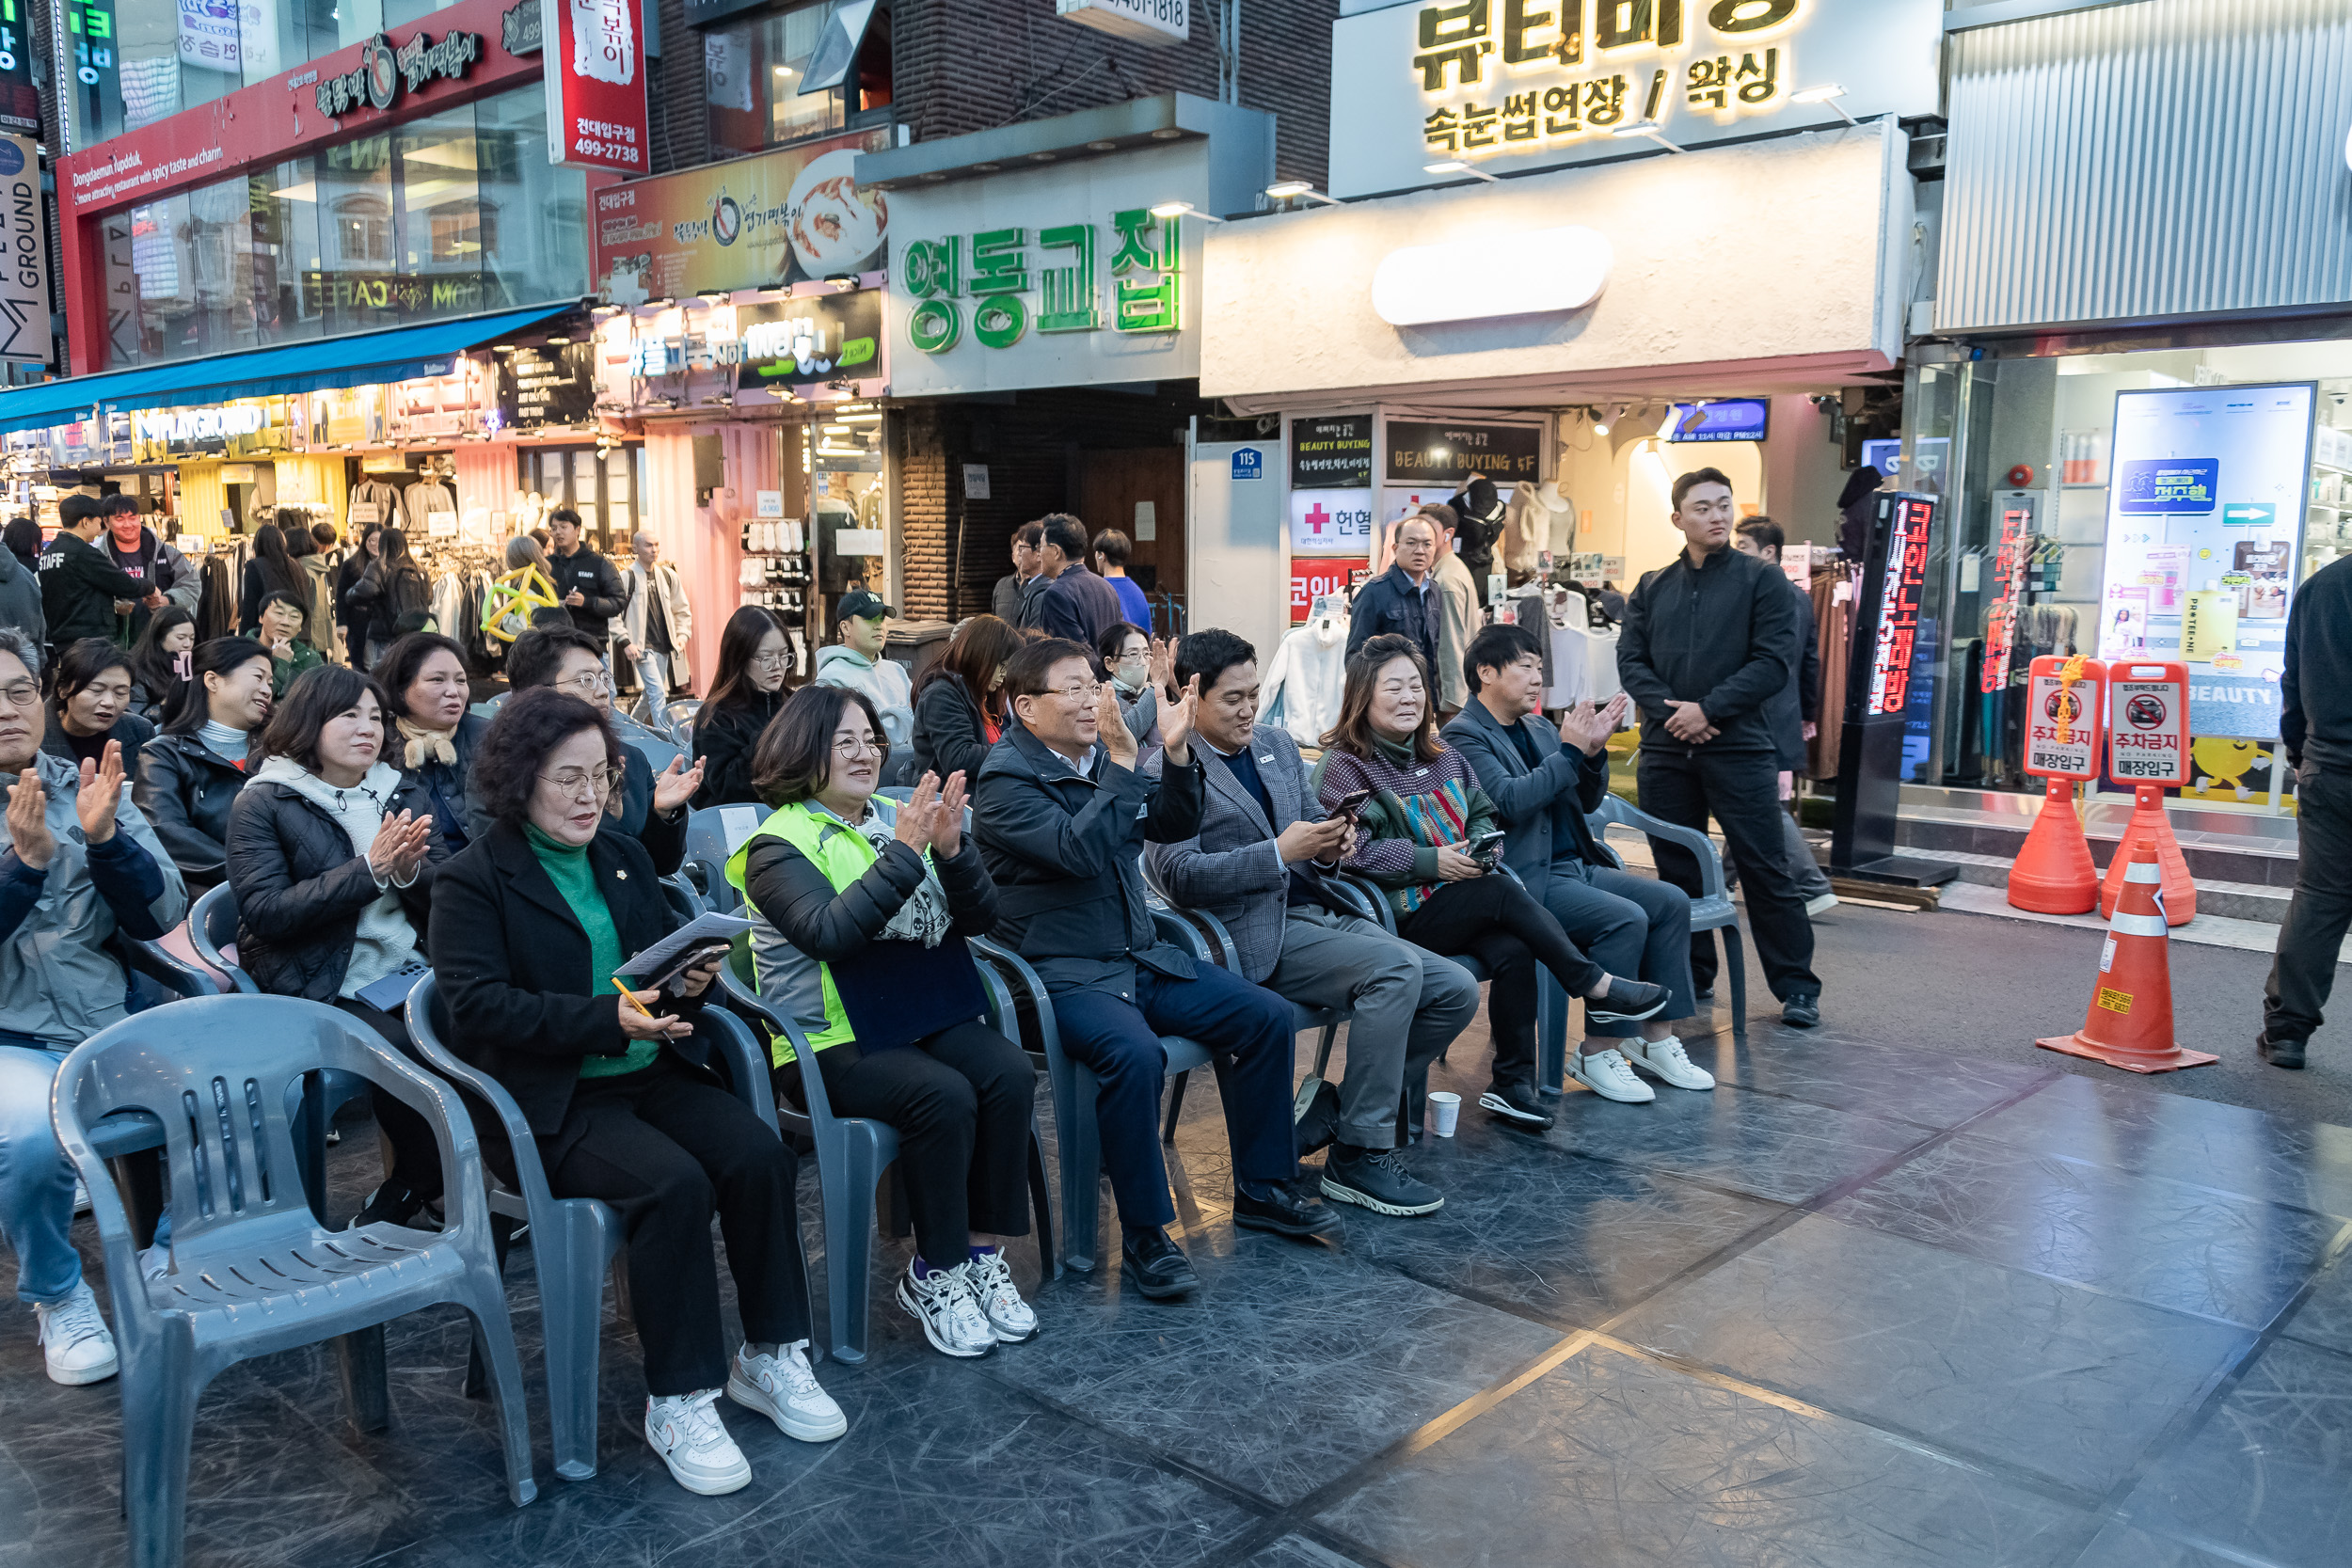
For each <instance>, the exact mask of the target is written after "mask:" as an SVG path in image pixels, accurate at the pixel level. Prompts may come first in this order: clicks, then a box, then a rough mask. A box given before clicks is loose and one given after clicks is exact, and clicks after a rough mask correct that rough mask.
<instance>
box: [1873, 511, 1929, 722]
mask: <svg viewBox="0 0 2352 1568" xmlns="http://www.w3.org/2000/svg"><path fill="white" fill-rule="evenodd" d="M1885 504H1886V506H1887V508H1888V512H1889V516H1888V519H1887V530H1886V566H1885V571H1884V575H1883V578H1882V579H1881V587H1880V591H1879V630H1878V643H1877V646H1876V647H1875V648H1874V649H1873V650H1872V653H1871V658H1870V690H1869V696H1868V698H1867V702H1866V704H1865V705H1864V708H1863V715H1864V717H1866V718H1876V717H1878V716H1879V715H1882V714H1888V713H1900V712H1902V710H1903V705H1904V704H1905V703H1907V702H1908V701H1909V700H1910V698H1911V655H1912V649H1913V647H1914V646H1915V644H1916V643H1917V641H1918V640H1919V602H1920V600H1921V598H1922V597H1924V595H1925V593H1926V589H1927V581H1928V534H1929V531H1930V530H1931V528H1932V527H1933V525H1934V522H1935V502H1933V501H1931V500H1929V499H1926V498H1925V497H1922V496H1895V497H1891V498H1889V499H1888V500H1887V502H1886V503H1885Z"/></svg>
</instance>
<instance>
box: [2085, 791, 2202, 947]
mask: <svg viewBox="0 0 2352 1568" xmlns="http://www.w3.org/2000/svg"><path fill="white" fill-rule="evenodd" d="M2143 844H2144V845H2146V846H2148V847H2150V848H2153V850H2155V852H2156V864H2157V865H2158V866H2159V867H2160V868H2161V869H2162V870H2163V872H2164V919H2165V924H2167V925H2169V926H2185V925H2187V924H2188V923H2189V922H2190V921H2192V920H2194V919H2196V918H2197V882H2196V879H2193V878H2192V877H2190V876H2189V874H2188V862H2187V861H2185V860H2184V859H2182V858H2181V847H2180V845H2179V844H2178V843H2177V842H2176V841H2175V840H2174V839H2173V837H2172V819H2171V818H2170V817H2169V816H2166V815H2165V811H2164V786H2163V785H2162V784H2140V785H2138V786H2137V788H2135V789H2134V790H2133V792H2132V819H2131V820H2130V821H2129V822H2127V823H2125V824H2124V825H2123V840H2122V843H2120V844H2118V845H2117V846H2116V847H2115V859H2113V860H2111V861H2109V862H2108V863H2107V875H2106V880H2105V881H2103V882H2101V883H2100V884H2099V917H2100V918H2101V919H2103V920H2104V919H2106V918H2107V917H2109V916H2111V915H2113V914H2114V913H2115V900H2116V897H2117V895H2119V894H2121V893H2122V888H2123V874H2124V873H2123V868H2124V867H2125V866H2127V865H2129V864H2130V863H2131V862H2132V852H2133V851H2134V850H2135V849H2137V848H2138V847H2140V846H2141V845H2143Z"/></svg>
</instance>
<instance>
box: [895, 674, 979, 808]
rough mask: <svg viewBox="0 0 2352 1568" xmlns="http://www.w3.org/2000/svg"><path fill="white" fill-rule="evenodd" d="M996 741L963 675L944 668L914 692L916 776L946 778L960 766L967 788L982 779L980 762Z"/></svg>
mask: <svg viewBox="0 0 2352 1568" xmlns="http://www.w3.org/2000/svg"><path fill="white" fill-rule="evenodd" d="M994 744H995V742H994V741H993V740H991V739H989V738H988V731H987V730H986V729H984V728H983V727H982V726H981V721H980V710H979V709H978V708H977V707H975V706H973V705H972V691H971V689H970V688H968V687H966V686H965V685H964V684H963V678H962V677H961V676H960V675H957V674H955V673H952V672H947V671H942V672H941V673H938V674H936V675H933V676H932V677H931V678H930V679H929V680H927V681H925V682H924V683H923V689H922V690H920V691H918V692H916V693H915V694H914V774H913V777H914V778H918V779H919V778H921V777H922V776H923V775H924V774H926V773H936V774H938V775H939V776H940V778H941V779H942V780H945V779H946V777H947V776H948V775H949V774H950V773H953V772H955V771H956V770H957V769H959V768H961V769H962V772H963V782H964V784H965V786H966V787H967V788H968V787H969V786H971V785H972V784H977V783H978V782H979V778H980V765H981V764H982V763H984V762H986V761H987V760H988V749H989V748H990V747H991V746H993V745H994Z"/></svg>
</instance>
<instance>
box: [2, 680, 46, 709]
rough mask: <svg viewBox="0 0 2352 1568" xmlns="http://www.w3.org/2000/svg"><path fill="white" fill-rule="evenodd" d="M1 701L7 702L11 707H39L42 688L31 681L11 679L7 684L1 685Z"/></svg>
mask: <svg viewBox="0 0 2352 1568" xmlns="http://www.w3.org/2000/svg"><path fill="white" fill-rule="evenodd" d="M0 703H6V704H8V705H9V706H10V707H39V706H40V687H38V686H36V685H34V684H33V683H32V682H31V681H11V682H9V683H8V685H7V686H0Z"/></svg>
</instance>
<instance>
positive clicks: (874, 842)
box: [727, 686, 1037, 1356]
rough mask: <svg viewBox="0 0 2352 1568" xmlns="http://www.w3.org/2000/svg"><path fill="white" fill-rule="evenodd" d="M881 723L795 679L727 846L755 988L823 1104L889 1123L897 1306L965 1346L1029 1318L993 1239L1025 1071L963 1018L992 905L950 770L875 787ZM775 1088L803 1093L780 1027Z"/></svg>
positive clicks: (1022, 1144) (1023, 1209)
mask: <svg viewBox="0 0 2352 1568" xmlns="http://www.w3.org/2000/svg"><path fill="white" fill-rule="evenodd" d="M889 752H890V741H889V739H888V738H887V736H885V734H884V732H883V730H882V717H881V715H879V714H877V713H876V712H875V711H874V705H873V704H872V703H871V702H870V701H868V700H867V698H866V695H865V694H864V693H863V692H857V691H845V690H842V689H840V688H838V687H829V686H813V687H810V688H809V689H807V690H805V691H803V692H802V693H800V694H799V695H798V696H796V697H795V698H793V700H792V702H791V704H790V705H788V706H787V707H786V708H785V710H784V717H783V718H781V719H779V720H778V721H776V722H775V723H774V724H772V725H771V726H769V729H768V733H767V735H766V736H765V737H764V738H762V739H761V741H760V743H759V755H758V759H757V763H756V766H755V770H754V771H755V775H756V777H757V778H758V781H759V784H760V792H761V794H762V795H763V796H764V797H765V798H766V799H767V800H769V801H770V802H771V804H773V805H774V806H775V808H776V810H775V813H774V815H773V816H770V817H769V818H768V820H767V821H765V822H763V823H762V824H760V827H759V831H758V832H756V833H755V834H754V835H753V836H752V838H751V839H750V840H749V841H748V842H747V843H745V844H744V845H743V847H741V848H739V849H738V850H736V851H735V853H734V855H733V856H731V857H730V858H729V859H728V861H727V879H728V880H729V881H732V882H733V883H735V885H736V886H737V887H739V888H740V889H742V890H743V893H744V895H745V896H746V897H747V898H748V899H749V901H750V905H751V908H750V910H749V911H747V912H748V913H750V914H751V915H752V916H753V917H754V919H755V922H756V924H755V926H754V927H753V929H752V952H753V957H754V967H755V973H756V974H757V976H758V981H759V993H760V996H761V997H762V998H763V999H764V1000H765V1001H766V1002H767V1003H768V1005H769V1006H771V1007H773V1008H774V1009H775V1010H776V1011H777V1012H778V1013H779V1014H781V1015H783V1016H785V1017H787V1018H790V1019H792V1020H793V1021H795V1022H797V1023H799V1024H800V1026H801V1029H802V1032H803V1034H805V1035H806V1036H807V1037H808V1043H809V1048H810V1049H811V1050H813V1051H815V1052H816V1053H817V1068H818V1071H820V1072H822V1073H823V1074H824V1075H825V1093H826V1095H827V1096H828V1097H829V1098H830V1100H831V1101H832V1103H833V1109H834V1115H836V1116H844V1117H873V1118H874V1119H875V1120H877V1121H882V1122H886V1123H888V1124H889V1125H890V1126H892V1127H895V1128H897V1129H898V1174H899V1179H900V1180H901V1181H902V1182H903V1183H904V1186H905V1191H906V1197H907V1207H908V1208H909V1210H911V1211H912V1212H913V1215H914V1260H913V1261H912V1262H911V1263H909V1264H908V1266H907V1275H906V1277H905V1278H904V1279H902V1280H900V1281H899V1282H898V1305H899V1306H900V1307H903V1308H904V1309H905V1310H906V1311H907V1312H908V1313H909V1314H910V1315H911V1316H913V1317H914V1319H915V1321H916V1322H918V1323H921V1324H922V1325H923V1334H924V1337H925V1338H928V1339H930V1342H931V1348H932V1349H934V1350H938V1351H943V1352H945V1353H946V1354H949V1355H967V1356H968V1355H979V1354H984V1353H985V1352H987V1351H990V1350H993V1349H994V1348H995V1346H996V1345H997V1343H998V1342H999V1341H1002V1342H1003V1343H1006V1344H1012V1343H1014V1342H1016V1341H1018V1340H1022V1339H1025V1338H1028V1337H1029V1336H1030V1335H1031V1334H1033V1333H1035V1332H1036V1331H1037V1314H1036V1313H1035V1312H1034V1311H1032V1310H1031V1309H1030V1307H1029V1305H1028V1303H1026V1302H1025V1301H1023V1300H1022V1299H1021V1292H1020V1291H1018V1290H1017V1289H1015V1288H1014V1286H1013V1282H1012V1270H1011V1269H1010V1268H1009V1267H1008V1266H1007V1264H1006V1262H1005V1256H1004V1238H1006V1237H1008V1236H1025V1235H1027V1234H1028V1230H1029V1203H1028V1186H1027V1180H1028V1169H1029V1163H1028V1154H1029V1109H1030V1103H1031V1101H1032V1100H1033V1098H1034V1097H1035V1094H1036V1089H1037V1073H1036V1069H1033V1068H1031V1067H1030V1066H1029V1058H1028V1056H1027V1055H1026V1054H1025V1053H1024V1052H1023V1051H1022V1049H1021V1047H1020V1046H1019V1045H1017V1044H1016V1043H1014V1042H1013V1041H1011V1040H1009V1039H1007V1038H1006V1037H1004V1036H1003V1035H1002V1034H1000V1033H998V1032H997V1031H996V1030H994V1029H993V1028H991V1027H990V1026H989V1025H988V1024H987V1023H986V1022H982V1017H983V1015H984V1014H985V1013H986V1011H987V1007H988V1001H987V994H986V992H985V991H984V990H982V989H981V985H980V976H979V971H978V969H977V967H976V966H975V965H974V963H973V961H972V954H971V950H970V949H969V948H967V947H966V946H965V945H964V941H963V939H964V938H966V937H976V936H986V935H987V934H988V932H989V928H990V927H993V926H994V925H995V923H996V885H995V884H994V883H993V882H992V881H990V880H989V879H988V868H987V867H986V866H984V865H982V864H981V863H980V853H979V850H978V849H977V848H976V847H974V846H973V845H972V843H971V841H970V840H969V839H967V838H965V837H964V836H963V803H964V784H963V775H962V774H961V773H956V774H950V775H949V776H948V779H947V782H946V784H944V785H943V784H941V783H940V782H939V778H938V775H936V774H933V773H925V774H924V775H923V777H922V781H921V782H920V783H918V784H916V785H915V786H914V798H913V799H912V800H909V801H908V802H907V803H906V804H905V805H898V804H897V803H895V802H894V801H891V800H886V799H880V798H877V797H876V796H875V794H874V790H875V789H876V787H877V786H878V785H879V784H881V783H882V762H883V760H884V759H885V758H886V757H887V756H888V755H889ZM774 1051H775V1061H776V1077H777V1081H778V1087H779V1088H780V1089H781V1090H782V1091H783V1092H784V1093H786V1094H788V1095H791V1096H792V1097H793V1098H794V1099H796V1100H803V1099H804V1097H803V1093H802V1091H801V1088H800V1085H799V1079H800V1075H801V1074H802V1073H803V1072H805V1071H806V1070H807V1064H806V1063H805V1062H795V1061H794V1059H793V1050H792V1046H791V1045H790V1043H789V1042H788V1041H787V1040H784V1039H778V1040H777V1041H776V1042H775V1046H774Z"/></svg>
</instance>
